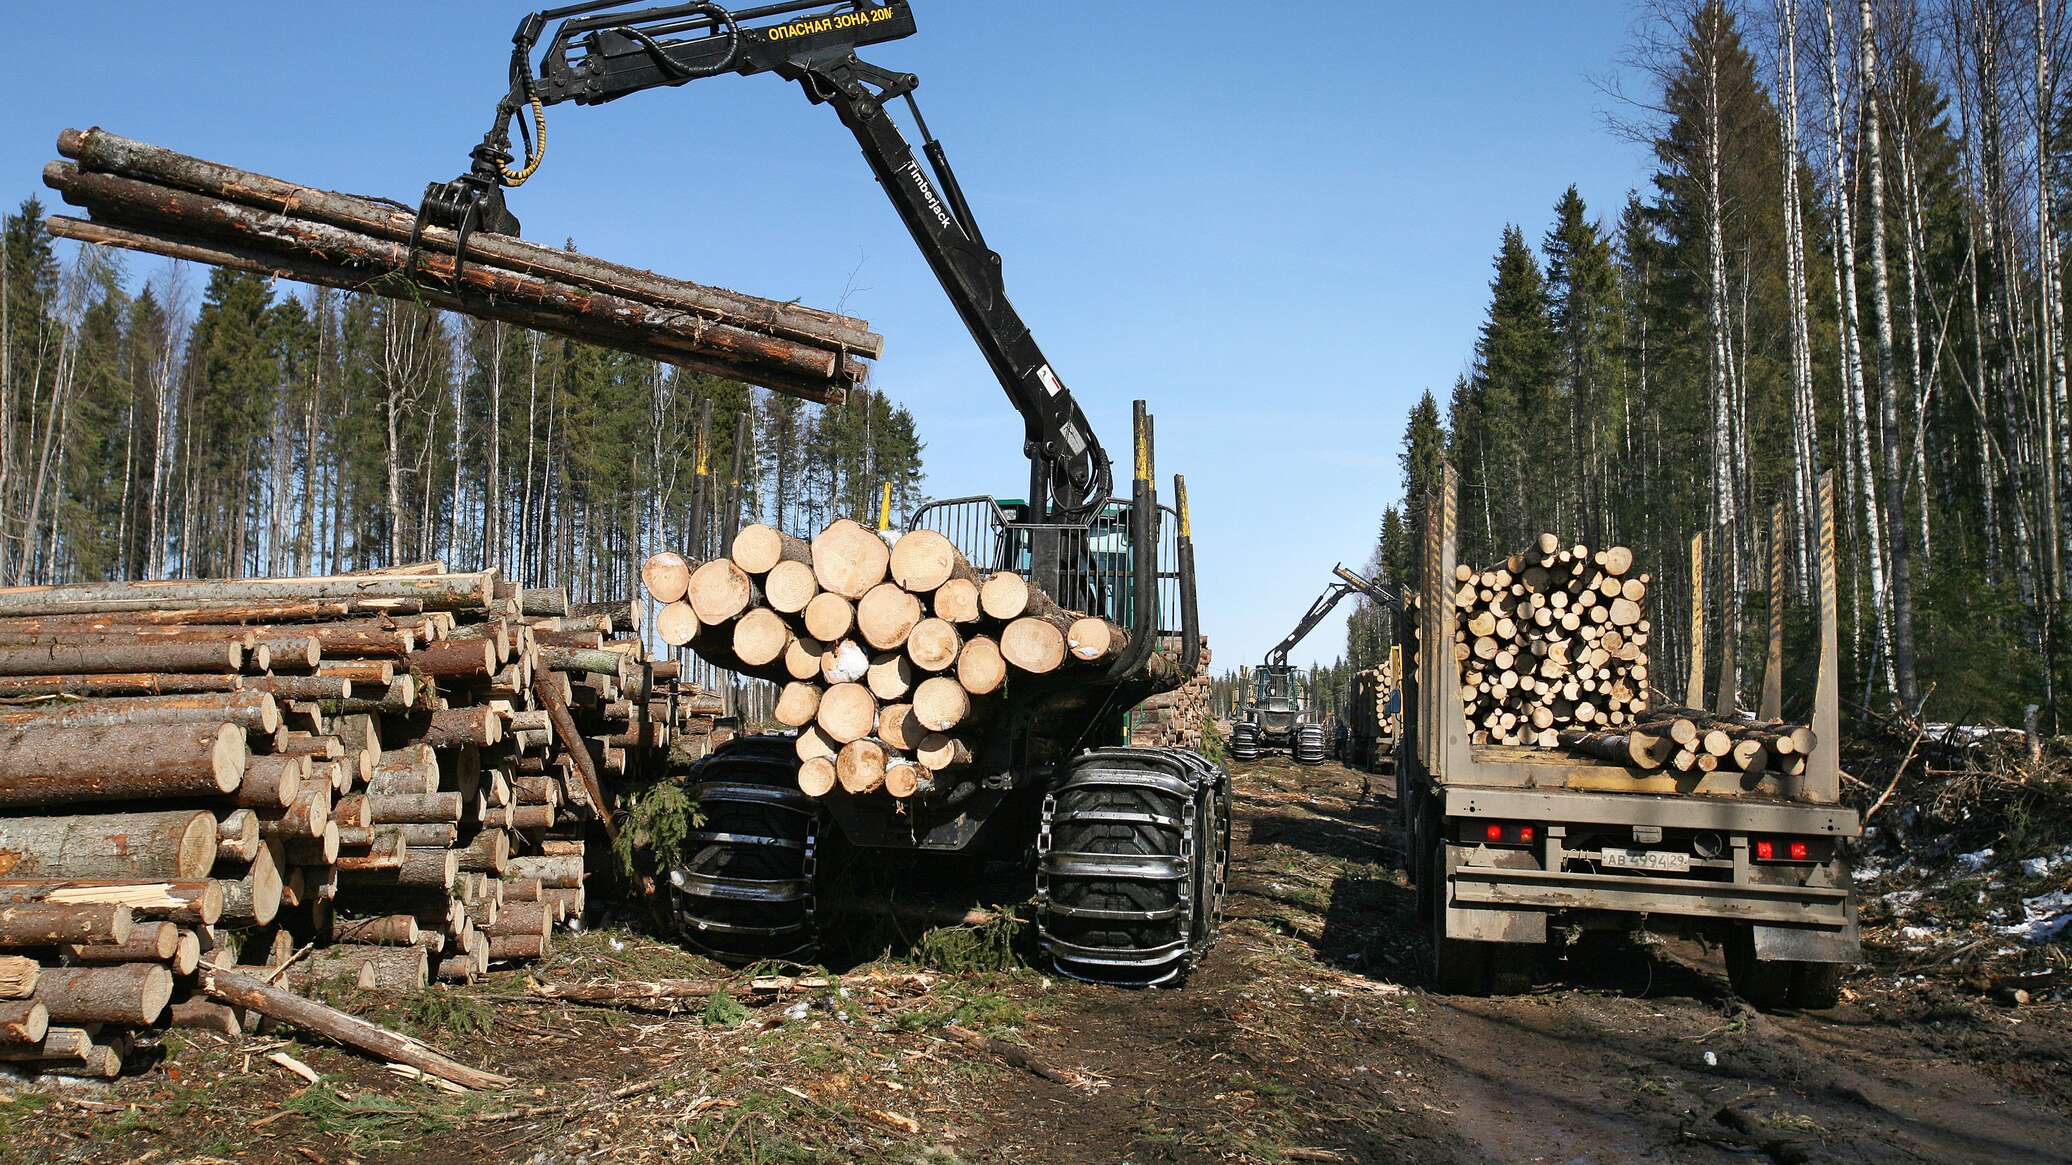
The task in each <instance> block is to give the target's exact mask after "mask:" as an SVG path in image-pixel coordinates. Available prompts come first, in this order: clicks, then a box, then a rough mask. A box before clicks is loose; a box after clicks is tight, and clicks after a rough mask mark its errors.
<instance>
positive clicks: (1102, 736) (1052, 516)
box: [418, 0, 1229, 984]
mask: <svg viewBox="0 0 2072 1165" xmlns="http://www.w3.org/2000/svg"><path fill="white" fill-rule="evenodd" d="M914 32H915V22H914V15H913V12H912V10H911V8H910V7H909V5H908V4H907V3H905V2H904V0H890V2H886V3H874V2H869V0H847V2H844V3H838V4H830V3H827V2H826V0H820V2H818V3H798V2H792V3H776V4H765V5H762V6H760V7H752V8H742V9H728V8H725V7H723V6H721V5H718V4H710V3H693V4H668V5H662V6H654V7H642V6H638V5H633V4H627V3H624V2H622V0H606V2H594V3H585V4H573V5H569V6H566V7H562V8H555V9H550V10H547V11H544V12H538V13H534V14H532V15H530V16H527V17H526V18H525V19H524V20H523V21H521V22H520V23H519V25H518V29H517V32H516V34H515V35H514V37H513V46H512V53H511V67H510V87H509V90H508V91H507V92H506V93H505V95H504V96H503V97H502V99H501V100H500V101H499V102H498V103H497V106H496V111H495V115H494V118H493V120H492V122H491V125H490V128H489V131H488V133H486V134H485V135H484V136H483V139H482V141H481V143H480V144H478V145H477V146H475V148H474V150H473V151H472V153H471V159H470V165H469V167H468V169H467V171H466V172H464V173H462V174H461V175H460V176H459V177H457V178H455V179H453V180H452V181H449V182H440V183H434V184H433V185H432V186H431V187H430V188H428V189H427V191H426V194H425V198H424V202H423V204H422V207H421V208H420V210H419V214H418V219H419V234H422V230H423V227H424V226H425V225H426V224H433V225H437V226H440V227H444V228H447V229H450V230H452V231H453V232H454V233H455V237H456V245H457V248H458V249H459V250H460V251H461V252H463V254H462V256H461V261H463V262H464V261H465V254H464V252H465V251H466V247H467V239H468V237H469V236H470V235H472V234H473V233H475V232H478V231H482V232H490V233H496V234H513V235H515V234H517V233H518V230H519V223H518V220H517V218H516V217H515V216H514V215H513V214H512V212H511V209H510V207H509V205H508V202H507V198H506V191H507V190H509V189H510V188H513V187H516V186H519V185H522V184H523V183H524V182H525V181H526V179H528V178H530V177H531V176H532V174H533V173H534V172H535V171H536V170H537V169H538V168H539V166H540V164H541V161H542V160H543V158H544V156H545V153H546V149H547V112H546V111H547V109H548V108H549V107H552V106H556V105H560V104H563V103H570V102H572V103H574V104H577V105H598V104H602V103H604V102H608V101H616V100H619V99H620V98H623V97H628V96H631V95H633V94H635V93H640V92H644V91H646V90H649V89H662V88H672V87H676V86H681V85H685V84H688V83H689V82H691V81H695V80H698V79H701V78H705V77H713V76H719V75H722V74H730V73H731V74H738V75H743V76H752V75H757V74H763V73H770V74H774V75H776V76H777V77H779V78H782V79H783V80H786V81H791V82H795V83H796V84H798V85H799V87H800V88H801V89H802V90H803V92H804V93H805V95H806V98H807V100H808V101H810V102H811V103H813V104H815V105H825V106H828V107H830V108H832V109H833V110H834V111H835V113H836V115H837V116H838V117H839V118H840V119H841V122H842V124H843V125H844V126H846V127H848V129H849V130H850V132H851V133H852V134H854V135H855V138H856V141H857V144H858V145H859V146H860V147H861V149H862V151H863V156H864V159H865V161H866V162H867V163H868V165H869V166H870V169H871V172H872V173H873V174H874V175H875V176H876V178H877V180H878V183H879V186H880V187H881V188H882V190H883V191H884V193H885V196H886V197H887V199H889V200H890V201H891V203H892V206H893V209H894V210H895V211H896V212H897V213H898V215H899V217H900V220H901V221H902V222H903V223H904V224H905V226H906V228H907V230H908V232H909V233H910V234H911V235H912V236H913V239H914V242H915V244H916V245H917V246H918V247H919V248H920V249H921V253H922V255H923V256H924V257H925V258H926V259H927V262H928V265H929V267H930V268H931V269H932V270H933V271H934V273H935V276H936V278H937V280H938V281H939V282H940V283H941V284H942V287H943V290H944V291H945V292H946V293H947V294H948V295H949V298H950V300H951V302H952V303H953V304H954V305H955V307H956V309H957V313H958V315H959V316H960V317H961V318H962V319H963V321H964V324H965V326H966V328H967V329H969V331H970V333H971V336H972V338H973V339H974V340H975V341H976V342H977V344H978V347H979V349H980V351H981V352H982V353H983V354H984V355H985V358H986V362H987V364H988V365H989V366H990V367H991V368H992V371H993V374H994V376H995V377H996V378H997V379H998V380H999V382H1000V385H1001V387H1002V388H1003V389H1004V390H1005V391H1006V393H1007V397H1008V400H1009V402H1010V403H1011V404H1012V405H1013V407H1014V408H1015V410H1016V411H1017V412H1018V413H1020V415H1021V416H1022V418H1023V421H1024V448H1023V453H1024V455H1025V456H1026V457H1027V459H1028V473H1029V477H1028V492H1027V493H1026V494H1025V495H1024V496H1025V497H1026V499H1027V500H1026V501H1020V502H1000V501H997V500H995V499H994V498H991V497H972V498H960V499H954V500H950V501H942V502H936V503H933V504H931V505H929V506H927V507H924V508H923V509H922V510H921V511H920V512H919V513H917V514H916V515H915V517H914V519H913V522H912V523H911V524H912V526H914V527H915V528H923V527H925V528H929V529H934V530H936V531H938V532H940V533H942V534H944V535H945V536H946V537H948V538H949V539H950V540H951V541H952V542H953V543H954V544H955V545H956V546H957V548H958V549H959V550H960V551H962V552H963V554H964V555H965V557H966V558H967V559H968V560H969V561H970V562H971V563H972V564H973V565H974V566H976V567H978V568H979V569H981V570H993V571H1014V572H1016V573H1019V574H1021V575H1023V576H1024V577H1026V578H1027V579H1029V581H1031V582H1032V583H1034V584H1036V585H1038V586H1040V587H1042V589H1043V590H1044V591H1046V592H1047V593H1048V594H1050V595H1051V596H1052V597H1054V598H1055V599H1056V600H1057V602H1058V603H1060V604H1061V605H1064V606H1069V607H1072V608H1074V609H1077V610H1079V611H1082V612H1085V613H1087V614H1095V615H1101V616H1103V617H1105V618H1107V619H1109V620H1110V621H1112V622H1114V623H1116V624H1117V625H1119V626H1120V627H1122V628H1124V629H1126V630H1127V631H1128V633H1129V642H1128V646H1127V647H1126V648H1125V649H1124V650H1123V651H1122V652H1121V653H1120V654H1119V656H1118V657H1117V658H1116V659H1115V660H1114V661H1113V662H1112V663H1111V664H1109V665H1108V666H1107V667H1106V668H1105V670H1096V671H1088V670H1076V671H1073V672H1072V673H1070V676H1069V678H1063V677H1043V676H1028V677H1019V676H1018V677H1017V678H1016V679H1015V681H1014V682H1015V684H1016V685H1017V689H1016V698H1015V699H1013V700H1012V701H1010V702H1009V704H1008V705H1007V707H1006V710H1005V711H1003V712H1002V713H1001V714H999V715H998V716H996V718H995V720H994V721H993V722H992V723H990V724H989V725H988V727H987V729H986V731H985V733H984V735H983V738H982V740H981V741H980V747H979V748H976V749H974V752H976V753H978V754H979V755H977V756H976V758H975V761H976V763H975V764H974V765H972V766H971V769H970V771H971V772H972V773H974V774H979V775H977V776H974V777H972V778H970V779H966V780H963V781H961V782H958V783H956V784H955V786H954V787H953V788H947V789H945V790H943V791H941V792H939V793H938V794H936V795H934V796H932V797H928V798H921V797H917V798H913V799H910V800H909V801H908V802H895V801H893V800H892V799H891V798H889V797H861V796H859V797H848V796H844V795H841V794H839V793H837V794H836V795H834V796H830V797H826V798H822V799H820V800H817V801H816V800H812V799H809V798H807V797H805V796H804V795H803V794H801V793H800V792H799V790H798V787H797V773H796V767H797V761H796V759H795V757H794V754H793V751H792V747H791V743H792V742H791V741H790V740H788V739H785V738H781V737H780V738H770V737H762V738H754V737H751V738H747V739H744V740H742V741H740V742H739V743H738V744H736V745H734V746H732V747H729V748H727V749H723V750H722V751H720V752H719V753H716V754H715V755H714V756H712V757H710V758H707V760H705V761H703V762H700V765H699V767H698V768H696V769H695V770H693V771H692V772H691V773H689V774H688V775H687V778H686V779H687V782H688V784H689V786H690V789H689V791H690V792H691V794H692V795H693V796H694V797H695V798H696V799H697V801H698V802H699V805H700V808H701V810H702V812H703V814H704V817H705V819H706V824H705V826H704V827H703V829H702V830H700V831H699V832H697V833H695V834H694V835H693V836H692V838H691V839H690V844H689V845H688V846H687V847H686V849H687V851H688V852H690V853H691V854H692V857H691V858H689V859H688V860H687V861H686V862H685V864H684V865H683V866H682V867H681V868H679V869H676V870H672V871H668V881H669V882H670V884H671V885H672V886H673V887H674V895H673V897H674V901H675V904H676V908H677V911H676V912H677V915H678V918H679V921H680V922H681V924H682V925H683V928H684V932H685V934H686V936H687V938H689V939H690V940H691V941H692V942H694V943H695V944H697V945H699V946H701V947H702V948H704V949H705V950H707V951H709V952H710V953H712V954H714V955H717V956H719V957H721V958H724V959H728V960H732V961H736V962H750V961H755V960H761V959H791V960H799V961H806V960H811V959H813V958H815V957H816V956H817V954H818V952H819V950H820V942H821V940H822V938H823V936H824V933H825V932H826V931H827V930H829V929H831V927H832V925H833V924H832V921H831V919H825V918H823V917H821V915H822V913H823V912H822V911H821V910H820V909H819V906H818V903H819V902H820V895H819V892H818V883H819V882H821V881H823V880H825V877H824V876H823V875H822V874H821V871H822V870H824V869H826V868H828V867H829V866H830V865H831V864H833V863H832V862H831V861H830V855H831V854H832V853H834V852H837V851H838V852H840V853H841V854H842V855H843V857H844V864H845V866H846V870H845V875H844V877H843V881H845V882H847V883H850V884H854V883H856V882H858V881H866V882H867V881H872V880H874V879H873V877H872V871H871V870H869V869H862V870H859V868H858V867H859V864H861V865H863V866H869V865H872V864H886V863H890V862H891V861H892V860H893V859H899V860H901V861H902V862H904V861H905V860H906V859H905V858H903V857H902V855H928V854H955V855H962V856H964V857H966V858H976V859H979V860H980V861H981V862H982V863H984V864H988V865H990V866H992V867H994V868H1003V867H1004V868H1024V869H1026V868H1031V867H1033V869H1034V871H1035V890H1036V901H1037V908H1038V915H1037V930H1038V935H1039V939H1040V943H1041V945H1042V948H1043V950H1044V951H1045V953H1046V954H1047V955H1048V956H1049V958H1050V960H1051V961H1052V963H1053V965H1054V966H1055V967H1056V968H1057V969H1059V970H1060V971H1061V972H1064V973H1066V974H1070V975H1074V976H1078V977H1082V978H1086V979H1091V980H1096V981H1103V982H1116V983H1125V984H1154V983H1165V982H1172V981H1175V980H1177V979H1179V978H1181V977H1183V976H1184V975H1185V974H1186V973H1187V971H1188V970H1189V969H1190V968H1191V967H1193V966H1194V965H1195V964H1196V963H1197V962H1198V961H1199V960H1200V959H1201V958H1202V957H1203V955H1205V954H1206V952H1207V950H1208V948H1209V945H1210V944H1211V942H1212V940H1213V938H1214V934H1215V928H1216V921H1217V917H1218V915H1219V913H1220V910H1221V903H1222V896H1223V875H1224V869H1225V865H1226V860H1227V859H1226V855H1227V851H1228V842H1229V812H1228V778H1227V777H1226V775H1225V774H1224V773H1223V771H1222V770H1221V769H1219V768H1217V767H1216V766H1214V765H1212V764H1210V763H1209V762H1207V761H1206V760H1204V759H1203V758H1202V757H1200V756H1198V755H1197V754H1195V753H1192V752H1187V751H1182V750H1176V749H1142V748H1124V747H1119V745H1120V743H1121V741H1122V740H1123V739H1124V736H1123V732H1122V726H1123V723H1124V719H1125V717H1126V716H1127V714H1128V712H1129V710H1130V709H1131V708H1132V707H1134V706H1135V705H1136V704H1137V703H1139V702H1140V701H1142V700H1143V699H1144V698H1146V697H1147V696H1150V695H1152V694H1155V693H1157V692H1159V691H1163V690H1169V689H1171V688H1173V687H1177V686H1178V685H1179V683H1181V682H1182V681H1183V680H1184V678H1186V677H1189V676H1192V675H1193V674H1194V671H1195V668H1196V666H1197V664H1198V662H1199V653H1200V634H1199V629H1198V625H1197V612H1196V608H1195V589H1194V551H1193V544H1192V538H1191V535H1190V532H1189V530H1188V524H1187V517H1186V491H1185V483H1184V480H1183V479H1179V478H1176V479H1175V483H1174V485H1175V490H1174V502H1175V505H1174V506H1166V505H1163V504H1161V503H1160V501H1159V497H1158V490H1157V486H1156V483H1155V480H1154V478H1155V473H1154V461H1155V456H1154V445H1153V425H1152V418H1151V415H1150V414H1149V412H1148V411H1147V410H1146V409H1145V406H1144V402H1142V401H1138V402H1137V403H1136V407H1135V410H1134V433H1133V436H1134V442H1133V446H1134V453H1135V458H1134V461H1135V466H1134V468H1135V473H1134V475H1133V478H1132V480H1131V482H1130V486H1129V491H1128V494H1127V496H1123V497H1117V496H1114V494H1115V482H1114V473H1113V469H1112V467H1111V463H1110V460H1109V457H1108V454H1107V453H1106V451H1105V450H1104V449H1103V448H1102V445H1101V442H1100V440H1099V438H1098V437H1097V436H1096V435H1095V433H1094V431H1093V428H1092V426H1091V425H1090V424H1089V423H1088V421H1087V417H1086V414H1085V413H1084V411H1083V410H1082V409H1081V408H1080V406H1079V403H1078V402H1077V401H1076V400H1075V399H1074V397H1073V395H1072V393H1071V391H1070V390H1069V389H1067V388H1066V386H1065V383H1064V381H1063V380H1062V379H1061V378H1060V377H1059V376H1058V374H1057V372H1056V371H1055V370H1054V369H1053V368H1052V367H1051V365H1050V363H1049V361H1048V360H1047V359H1046V358H1045V357H1044V355H1043V352H1042V350H1041V349H1040V348H1039V347H1038V346H1037V344H1036V341H1035V339H1034V338H1033V337H1032V336H1031V335H1030V332H1029V328H1028V326H1027V325H1026V324H1025V323H1024V322H1023V321H1022V318H1021V316H1020V315H1019V314H1018V313H1017V312H1016V311H1015V308H1014V306H1013V304H1011V303H1010V302H1009V301H1008V298H1007V293H1006V286H1005V283H1004V281H1003V278H1002V274H1001V261H1000V256H999V255H998V254H996V253H995V252H994V251H993V250H992V249H991V248H990V247H988V246H987V245H986V241H985V236H984V234H983V233H981V231H980V229H979V226H978V222H977V220H976V219H975V218H974V217H973V215H972V211H971V206H970V204H969V203H968V202H967V200H966V199H965V196H964V192H963V190H962V188H961V187H960V186H959V185H958V182H957V178H956V174H955V173H954V171H952V169H951V168H950V164H949V160H948V158H947V156H946V154H945V152H944V150H943V147H942V145H941V143H940V142H938V141H937V140H935V138H934V137H933V135H931V134H930V133H929V131H928V126H927V122H926V121H925V120H923V118H922V116H921V111H920V107H919V106H918V104H917V103H916V102H915V100H914V90H915V89H916V87H917V86H918V85H919V83H920V82H919V79H918V78H917V77H915V76H914V75H913V74H911V73H901V72H895V71H892V70H888V69H884V68H880V67H878V66H876V65H873V64H869V63H867V62H865V61H863V60H860V59H859V58H858V57H857V55H856V50H857V49H859V48H862V47H865V46H868V45H873V44H880V43H884V42H888V41H893V40H898V39H900V38H902V37H907V36H911V35H913V34H914ZM895 102H903V103H904V104H905V106H906V108H907V110H908V111H909V113H910V114H911V116H912V119H913V122H914V125H915V128H916V129H917V130H918V131H919V133H920V136H921V138H922V140H923V145H922V150H921V154H920V155H917V154H916V153H915V151H914V149H913V148H912V146H911V145H910V144H909V142H908V140H907V138H906V135H905V133H904V132H903V131H902V129H901V127H900V125H899V123H898V122H897V121H896V120H895V119H894V117H893V114H892V108H891V107H892V105H893V104H894V103H895ZM514 124H515V125H516V127H517V131H518V136H519V138H520V144H521V145H522V147H523V148H522V151H516V152H514V150H513V148H512V140H511V129H512V126H513V125H514ZM923 157H925V158H926V165H925V166H924V165H923V161H922V159H923ZM1162 647H1163V648H1165V650H1161V648H1162Z"/></svg>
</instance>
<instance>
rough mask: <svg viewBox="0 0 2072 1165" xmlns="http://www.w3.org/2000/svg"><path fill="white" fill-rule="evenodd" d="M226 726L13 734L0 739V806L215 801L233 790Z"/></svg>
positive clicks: (234, 748) (236, 745)
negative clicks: (181, 799)
mask: <svg viewBox="0 0 2072 1165" xmlns="http://www.w3.org/2000/svg"><path fill="white" fill-rule="evenodd" d="M244 771H245V734H244V732H243V730H242V729H239V728H238V727H237V726H236V725H232V724H217V723H208V724H204V725H201V726H196V725H194V724H192V723H189V724H186V725H160V726H152V727H147V728H142V729H139V728H130V727H126V726H108V727H97V728H93V727H90V728H47V727H31V728H23V729H19V730H17V731H15V732H13V733H11V734H5V735H0V806H7V807H15V808H20V807H23V806H37V805H61V804H70V803H76V802H81V801H134V800H153V799H164V798H182V797H215V796H221V795H223V794H225V793H228V792H230V791H231V790H233V789H235V788H237V785H238V781H239V780H240V779H241V778H242V777H243V776H244Z"/></svg>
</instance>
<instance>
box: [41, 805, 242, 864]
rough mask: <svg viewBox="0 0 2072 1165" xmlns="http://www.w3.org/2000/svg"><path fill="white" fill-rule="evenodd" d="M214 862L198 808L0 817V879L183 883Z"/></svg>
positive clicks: (208, 829) (206, 823) (212, 843)
mask: <svg viewBox="0 0 2072 1165" xmlns="http://www.w3.org/2000/svg"><path fill="white" fill-rule="evenodd" d="M215 864H216V818H215V817H214V816H213V815H212V814H209V813H207V812H204V811H201V810H173V811H166V812H158V813H108V814H96V815H87V816H80V817H18V818H0V878H34V879H74V878H110V879H123V880H145V881H149V880H159V879H164V880H168V881H185V880H194V879H199V878H205V877H207V876H208V873H209V868H210V867H211V866H214V865H215Z"/></svg>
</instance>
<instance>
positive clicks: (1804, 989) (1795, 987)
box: [1791, 963, 1843, 1011]
mask: <svg viewBox="0 0 2072 1165" xmlns="http://www.w3.org/2000/svg"><path fill="white" fill-rule="evenodd" d="M1842 971H1843V967H1842V965H1841V964H1840V963H1797V964H1794V965H1793V967H1792V977H1791V1005H1792V1006H1793V1007H1796V1008H1800V1009H1801V1010H1804V1011H1826V1010H1827V1009H1829V1008H1831V1007H1834V1006H1835V1005H1836V1004H1838V1003H1840V1002H1842Z"/></svg>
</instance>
